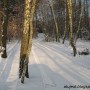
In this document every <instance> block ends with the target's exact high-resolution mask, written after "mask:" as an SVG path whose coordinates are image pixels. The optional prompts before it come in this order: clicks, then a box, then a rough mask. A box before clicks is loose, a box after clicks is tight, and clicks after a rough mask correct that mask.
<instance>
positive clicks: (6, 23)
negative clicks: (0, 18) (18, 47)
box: [2, 0, 8, 58]
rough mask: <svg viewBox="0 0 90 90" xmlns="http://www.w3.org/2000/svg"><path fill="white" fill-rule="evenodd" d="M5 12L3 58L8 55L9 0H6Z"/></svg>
mask: <svg viewBox="0 0 90 90" xmlns="http://www.w3.org/2000/svg"><path fill="white" fill-rule="evenodd" d="M4 8H5V9H4V12H5V17H4V24H3V33H2V34H3V37H2V46H3V47H4V51H3V53H2V58H6V57H7V52H6V42H7V26H8V0H5V2H4Z"/></svg>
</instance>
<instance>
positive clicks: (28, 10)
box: [19, 0, 37, 83]
mask: <svg viewBox="0 0 90 90" xmlns="http://www.w3.org/2000/svg"><path fill="white" fill-rule="evenodd" d="M36 2H37V0H25V8H24V25H23V33H22V40H21V51H20V67H19V78H21V83H24V77H25V76H26V77H27V78H29V73H28V62H29V54H30V51H31V47H32V34H33V18H34V11H35V6H36Z"/></svg>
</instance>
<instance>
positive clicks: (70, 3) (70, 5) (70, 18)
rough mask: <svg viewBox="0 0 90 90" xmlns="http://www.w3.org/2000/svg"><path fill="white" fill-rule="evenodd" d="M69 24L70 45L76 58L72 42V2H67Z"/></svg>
mask: <svg viewBox="0 0 90 90" xmlns="http://www.w3.org/2000/svg"><path fill="white" fill-rule="evenodd" d="M67 5H68V13H69V23H70V45H71V47H72V48H73V52H74V56H76V47H75V45H74V41H73V18H72V15H73V14H72V0H67Z"/></svg>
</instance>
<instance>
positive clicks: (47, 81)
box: [32, 49, 56, 90]
mask: <svg viewBox="0 0 90 90" xmlns="http://www.w3.org/2000/svg"><path fill="white" fill-rule="evenodd" d="M32 53H33V56H34V59H35V62H36V63H37V64H40V61H39V58H38V56H37V55H36V53H35V52H34V50H33V49H32ZM38 68H39V70H40V72H41V75H42V79H43V85H44V90H49V86H51V87H55V86H56V85H55V83H54V82H53V81H52V80H51V79H50V78H49V77H48V75H47V73H46V72H45V71H44V68H43V67H42V66H40V65H38Z"/></svg>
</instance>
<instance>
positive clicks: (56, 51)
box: [37, 43, 90, 78]
mask: <svg viewBox="0 0 90 90" xmlns="http://www.w3.org/2000/svg"><path fill="white" fill-rule="evenodd" d="M37 44H39V43H37ZM39 45H41V44H39ZM41 46H43V45H41ZM44 46H45V45H44ZM45 48H46V49H48V50H49V51H53V52H54V53H55V54H57V55H59V56H60V57H62V58H64V59H66V60H67V61H68V63H72V62H71V61H72V59H71V58H70V57H68V56H66V55H64V53H63V52H61V51H58V50H56V49H55V48H53V47H51V46H45ZM73 61H74V63H77V64H78V66H79V65H80V66H79V67H81V68H79V67H78V66H77V67H76V68H75V70H76V71H77V70H79V71H81V70H82V72H83V75H84V74H85V75H87V76H88V77H89V76H90V73H89V72H90V70H89V69H87V68H86V67H85V66H83V64H81V63H79V62H77V61H76V60H73ZM72 68H74V67H73V66H72ZM84 70H85V71H84ZM86 72H87V73H86ZM89 78H90V77H89Z"/></svg>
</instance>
